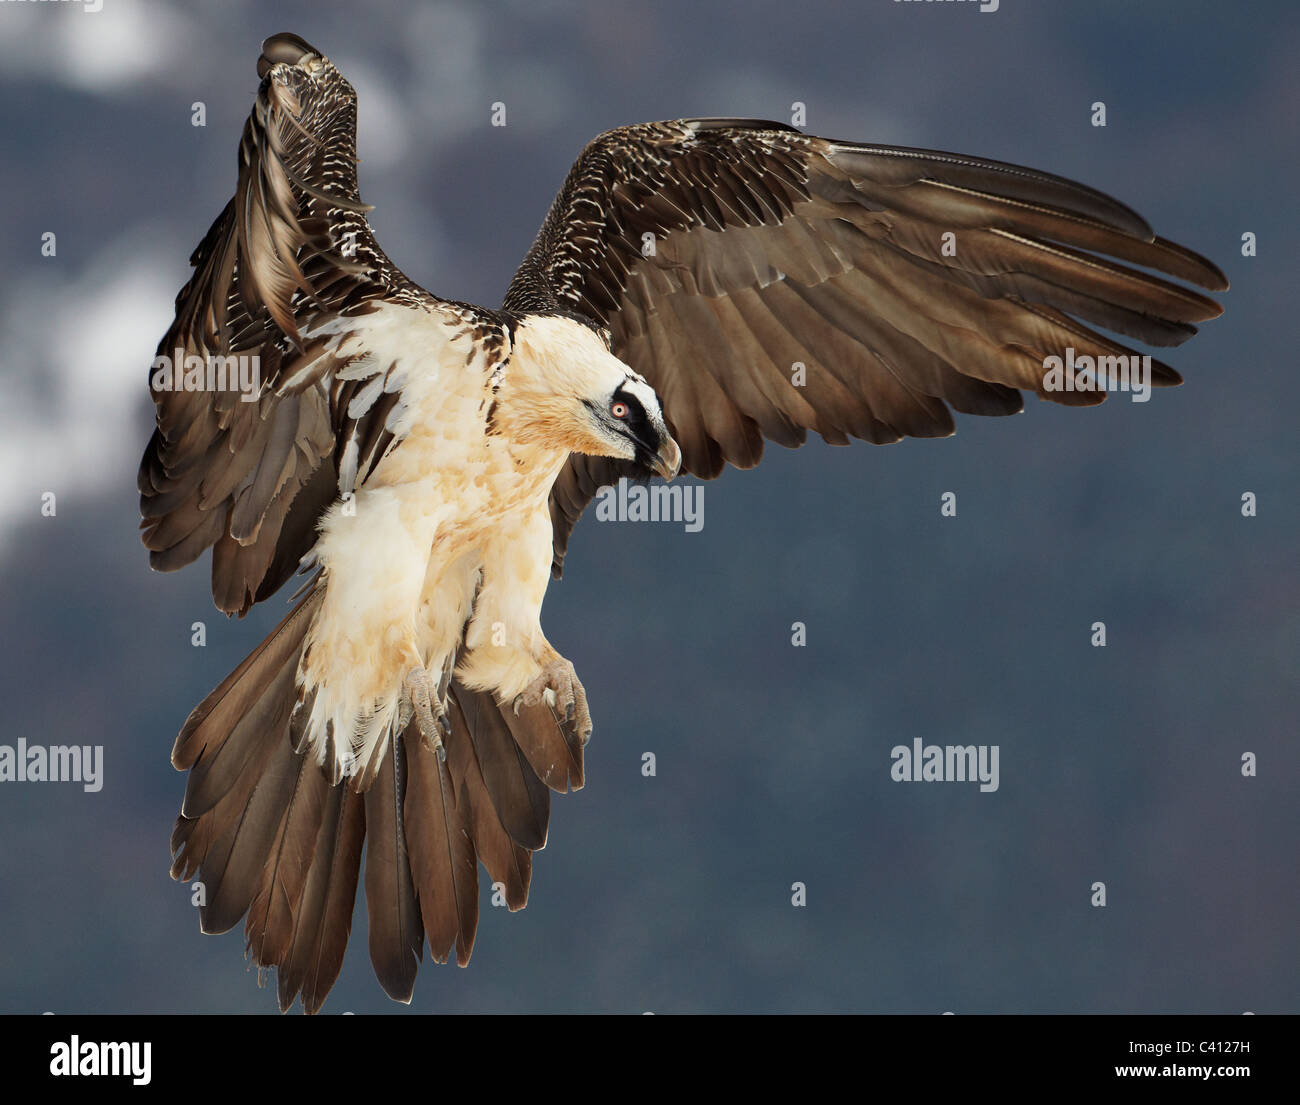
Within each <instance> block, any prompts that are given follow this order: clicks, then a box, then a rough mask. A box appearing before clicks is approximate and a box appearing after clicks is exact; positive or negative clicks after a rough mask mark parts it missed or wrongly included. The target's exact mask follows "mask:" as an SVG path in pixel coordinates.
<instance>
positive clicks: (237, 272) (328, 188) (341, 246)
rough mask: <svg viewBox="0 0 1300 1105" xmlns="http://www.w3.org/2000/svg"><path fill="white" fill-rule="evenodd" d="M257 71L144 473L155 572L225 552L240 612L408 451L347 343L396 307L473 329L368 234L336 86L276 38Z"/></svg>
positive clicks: (392, 391)
mask: <svg viewBox="0 0 1300 1105" xmlns="http://www.w3.org/2000/svg"><path fill="white" fill-rule="evenodd" d="M258 72H259V74H260V75H261V77H262V83H261V86H260V88H259V90H258V94H257V102H256V104H255V105H254V107H253V111H252V113H251V115H250V116H249V119H248V122H247V124H246V125H245V127H244V134H243V139H242V140H241V142H240V146H239V181H238V187H237V190H236V192H235V197H234V199H232V200H231V201H230V202H229V203H228V204H227V205H226V207H225V210H223V211H222V212H221V214H220V215H219V216H218V217H217V220H216V222H214V223H213V224H212V228H211V229H210V230H209V231H208V233H207V236H206V237H205V238H204V239H203V241H202V243H201V244H200V245H199V247H198V249H197V250H196V251H195V253H194V256H193V257H192V258H191V264H192V265H193V266H194V270H195V271H194V275H193V276H192V277H191V279H190V281H189V283H188V284H186V285H185V287H184V288H182V289H181V292H180V294H179V295H178V296H177V298H176V318H175V321H174V322H173V324H172V326H171V328H170V329H169V330H168V332H167V334H166V336H165V337H164V338H163V340H162V342H161V343H160V344H159V346H158V359H156V360H155V362H154V371H153V373H152V376H151V381H150V383H151V390H152V393H153V398H154V403H155V406H156V408H157V411H156V413H157V426H156V429H155V431H154V434H153V438H152V440H151V441H150V442H149V446H148V448H147V449H146V451H145V454H144V458H143V460H142V461H141V464H140V473H139V488H140V509H141V513H142V514H143V516H144V520H143V522H142V523H141V525H142V529H143V530H144V535H143V537H144V543H145V545H146V546H147V547H148V549H149V550H150V563H151V564H152V565H153V567H154V568H157V569H159V570H161V571H171V570H174V569H176V568H180V567H183V566H184V565H186V564H189V563H190V562H192V561H193V560H195V559H196V558H197V557H198V556H200V555H201V554H202V553H203V551H204V550H205V549H207V548H209V547H213V558H212V593H213V599H214V601H215V602H216V604H217V606H218V607H219V608H220V609H221V610H223V611H225V612H227V613H239V614H243V613H244V612H245V611H247V610H248V608H249V607H250V606H252V604H253V603H254V602H256V601H259V600H261V599H263V598H265V597H266V596H267V595H269V594H271V593H272V592H274V591H275V590H276V589H277V588H278V587H280V585H281V584H282V583H283V582H284V581H285V579H286V578H288V576H289V575H291V574H292V573H293V571H294V570H295V569H296V567H297V566H298V561H299V559H300V558H301V557H302V555H303V554H304V553H305V552H306V551H307V550H308V549H309V548H310V547H311V545H312V543H313V542H314V540H315V526H316V521H317V519H318V518H319V516H320V514H321V513H322V512H323V511H324V510H325V509H326V508H327V507H328V506H329V505H330V503H332V502H333V501H334V500H335V499H336V498H337V497H338V496H339V495H340V494H346V493H348V492H350V491H351V490H352V489H353V486H354V485H357V484H360V483H362V482H364V480H365V478H366V476H367V474H368V473H369V472H370V471H371V470H372V469H373V468H374V466H375V465H376V464H377V463H378V462H379V461H380V460H381V459H382V458H383V456H384V455H385V453H386V452H387V451H388V450H390V449H391V448H393V446H394V445H395V443H396V441H397V440H398V438H399V437H400V434H399V433H398V432H397V430H398V427H399V426H400V424H401V416H402V414H403V407H402V390H401V387H400V379H399V378H396V377H395V376H394V372H395V368H394V365H392V364H389V363H385V364H372V363H370V362H369V361H368V360H367V359H366V356H365V353H366V351H365V350H360V351H358V349H357V348H356V343H355V342H349V341H348V340H347V339H348V334H349V327H350V320H352V319H355V318H357V317H358V316H360V315H363V314H365V313H366V312H368V311H370V310H373V309H374V308H375V307H376V306H377V305H378V304H380V303H384V302H388V303H398V304H404V305H408V306H413V307H420V308H423V309H425V310H429V311H442V312H448V313H451V314H455V315H457V316H458V317H460V316H468V315H472V314H473V309H471V308H468V307H464V306H462V305H459V304H450V303H444V302H443V301H441V300H439V299H436V298H435V297H433V296H431V295H429V294H428V293H426V292H424V291H423V290H421V289H420V288H418V287H417V286H416V285H414V284H412V283H411V282H410V281H409V280H407V279H406V277H405V276H403V275H402V273H401V272H399V271H398V270H397V269H396V268H395V267H394V266H393V265H392V264H391V262H389V260H388V258H387V257H386V256H385V255H384V253H383V251H382V250H381V249H380V248H379V246H378V244H377V243H376V242H375V240H374V237H373V236H372V235H371V232H370V227H369V224H368V223H367V221H366V218H365V212H366V211H367V210H368V208H367V207H366V206H365V205H364V204H363V203H362V202H361V197H360V195H359V193H358V190H357V173H356V163H357V159H356V94H355V93H354V92H353V90H352V86H351V85H349V84H348V82H347V81H346V80H345V79H344V78H343V77H342V75H341V74H340V73H339V71H338V70H337V69H336V68H335V67H334V66H333V65H332V64H331V63H330V62H329V61H328V60H326V59H325V58H323V57H321V56H320V55H319V54H318V53H317V52H316V51H315V50H314V49H313V48H312V47H310V46H309V45H307V44H306V43H305V42H303V41H302V39H300V38H297V37H296V36H294V35H277V36H276V37H275V38H273V39H269V40H268V41H267V43H266V45H265V47H264V53H263V56H262V58H261V60H260V61H259V65H258ZM466 321H467V322H469V323H471V324H472V323H475V322H477V321H480V320H477V319H475V318H472V317H470V318H467V319H466ZM359 353H360V355H359ZM209 365H212V366H213V367H212V368H211V369H209V367H208V366H209Z"/></svg>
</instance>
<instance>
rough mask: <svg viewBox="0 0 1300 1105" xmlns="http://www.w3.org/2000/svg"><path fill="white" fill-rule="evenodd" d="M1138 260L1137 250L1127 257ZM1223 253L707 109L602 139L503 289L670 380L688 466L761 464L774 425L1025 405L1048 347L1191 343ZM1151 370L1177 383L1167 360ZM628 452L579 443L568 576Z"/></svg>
mask: <svg viewBox="0 0 1300 1105" xmlns="http://www.w3.org/2000/svg"><path fill="white" fill-rule="evenodd" d="M1124 262H1127V264H1125V263H1124ZM1134 265H1137V266H1141V267H1142V268H1145V269H1152V270H1155V271H1156V272H1159V273H1164V274H1167V275H1168V276H1172V277H1175V278H1177V279H1179V280H1185V281H1188V282H1190V283H1192V284H1196V285H1199V286H1201V287H1203V288H1208V289H1214V290H1221V289H1224V288H1226V287H1227V281H1226V279H1225V278H1224V276H1223V274H1222V273H1221V272H1220V271H1219V270H1218V269H1217V268H1216V267H1215V266H1214V265H1213V264H1211V263H1210V262H1209V261H1207V260H1205V259H1204V258H1203V257H1199V256H1197V255H1196V254H1195V253H1192V252H1191V251H1190V250H1187V249H1184V248H1182V247H1181V246H1178V245H1175V244H1174V243H1172V242H1168V241H1165V240H1164V239H1161V238H1157V237H1156V236H1155V235H1154V233H1153V232H1152V230H1151V228H1150V227H1149V226H1148V225H1147V224H1146V222H1144V221H1143V220H1142V218H1141V217H1140V216H1139V215H1137V214H1136V213H1135V212H1133V211H1132V210H1130V209H1129V208H1127V207H1125V206H1124V205H1122V204H1120V203H1118V202H1116V201H1115V200H1113V199H1110V198H1109V197H1108V196H1105V195H1103V194H1101V193H1100V192H1097V191H1094V190H1093V189H1091V188H1087V187H1085V186H1083V185H1080V184H1075V183H1073V182H1071V181H1068V180H1064V179H1062V178H1061V177H1056V176H1051V175H1049V174H1047V173H1040V172H1036V171H1034V170H1032V169H1024V168H1020V167H1019V166H1015V165H1007V164H1004V163H1001V162H996V161H986V160H982V159H979V158H972V157H964V156H959V155H956V154H948V153H940V152H937V151H933V150H918V149H905V148H900V147H890V146H868V145H859V144H856V143H852V142H836V141H831V140H829V139H825V138H817V137H813V136H810V135H804V134H802V133H800V132H799V131H796V130H793V129H791V128H789V127H786V126H783V125H782V124H779V123H767V122H760V121H754V120H739V119H692V120H679V121H676V122H666V123H646V124H643V125H640V126H633V127H623V128H620V129H618V130H613V131H610V132H608V133H607V134H604V135H601V136H600V137H599V138H597V139H596V140H595V141H593V142H592V143H591V144H590V145H588V146H587V148H586V149H585V150H584V151H583V153H582V155H581V156H580V157H579V159H578V161H577V162H576V164H575V165H574V166H573V169H572V170H571V172H570V173H569V176H568V178H567V180H566V181H565V183H564V186H563V188H562V189H561V191H560V193H559V195H558V196H557V197H556V200H555V203H554V205H553V206H552V208H551V211H550V214H549V215H548V217H547V219H546V221H545V223H544V224H543V226H542V229H541V232H540V233H539V235H538V237H537V240H536V242H535V243H534V244H533V247H532V249H531V250H530V251H529V253H528V255H527V257H526V258H525V259H524V262H523V264H522V265H521V266H520V268H519V271H518V272H517V273H516V275H515V278H514V280H513V282H512V283H511V285H510V290H509V292H508V293H507V296H506V300H505V306H506V308H507V309H509V310H543V309H547V308H554V307H557V306H559V307H564V308H568V309H571V310H576V311H580V312H582V313H584V314H586V315H588V316H590V317H591V318H592V319H594V320H596V321H598V322H600V323H601V324H602V325H604V326H606V327H608V329H609V330H610V332H611V338H612V348H613V351H614V353H615V354H616V355H617V356H619V357H621V358H622V359H623V360H625V361H626V362H627V363H628V364H630V365H631V366H632V367H633V368H634V369H635V370H636V371H638V372H639V373H641V375H643V376H644V377H645V378H646V379H647V380H648V381H649V382H650V383H651V384H652V385H653V386H654V388H655V390H656V391H657V392H658V393H659V396H660V398H661V400H662V402H663V405H664V413H665V416H666V420H667V422H668V425H669V427H670V429H671V430H672V432H673V435H674V436H675V437H676V439H677V441H678V443H679V444H680V445H681V448H682V455H683V467H684V469H685V470H686V471H689V472H691V473H693V474H694V475H696V476H700V477H702V478H705V479H710V478H713V477H715V476H717V475H718V474H719V473H720V472H721V471H722V468H723V466H724V465H725V464H728V463H729V464H733V465H735V466H736V467H738V468H749V467H752V466H753V465H755V464H757V463H758V460H759V458H760V456H761V455H762V451H763V442H764V439H769V440H772V441H775V442H778V443H780V444H781V445H785V446H790V447H794V446H798V445H801V444H802V443H803V442H804V440H805V437H806V436H807V433H808V431H809V430H813V431H816V432H817V433H819V434H821V436H822V437H823V438H824V439H825V440H826V441H828V442H830V443H832V444H837V445H843V444H847V443H848V441H849V439H850V438H854V437H856V438H862V439H864V440H866V441H871V442H875V443H877V444H881V443H886V442H892V441H898V440H899V439H900V438H902V437H905V436H911V437H941V436H946V435H948V434H951V433H952V432H953V419H952V414H951V411H950V409H949V408H951V409H952V410H957V411H962V412H964V413H968V414H988V415H1001V414H1011V413H1014V412H1016V411H1019V410H1020V409H1021V408H1022V406H1023V402H1022V398H1021V395H1020V391H1021V390H1022V389H1023V390H1028V391H1033V392H1035V393H1036V394H1038V395H1039V396H1041V397H1043V398H1046V399H1051V400H1053V401H1055V402H1060V403H1069V404H1091V403H1098V402H1101V401H1102V399H1104V398H1105V393H1104V391H1091V392H1089V391H1063V390H1055V391H1053V390H1047V389H1045V387H1044V366H1043V360H1044V358H1045V357H1048V356H1053V355H1056V356H1062V357H1064V356H1065V353H1066V349H1067V348H1073V349H1074V351H1075V353H1076V355H1080V356H1081V355H1088V356H1093V357H1096V356H1114V355H1128V354H1130V353H1131V352H1132V350H1130V349H1129V348H1128V347H1127V346H1125V345H1123V344H1121V343H1119V342H1117V341H1115V340H1113V339H1111V338H1109V337H1106V336H1104V335H1103V334H1101V333H1099V332H1098V331H1097V330H1095V329H1093V327H1094V326H1100V327H1103V328H1105V329H1107V330H1111V331H1114V332H1116V333H1118V334H1121V335H1125V336H1127V337H1131V338H1136V339H1138V340H1140V341H1142V342H1146V343H1149V344H1151V345H1157V346H1169V345H1177V344H1178V343H1180V342H1182V341H1184V340H1186V339H1187V338H1188V337H1190V336H1191V335H1192V334H1194V333H1195V332H1196V328H1195V326H1194V325H1193V324H1194V323H1197V322H1200V321H1203V320H1206V319H1211V318H1214V317H1216V316H1217V315H1218V314H1219V313H1220V311H1221V308H1220V307H1219V305H1218V304H1217V303H1215V302H1214V301H1213V300H1211V299H1208V298H1207V297H1205V296H1203V295H1201V294H1199V293H1198V292H1195V291H1193V290H1191V289H1189V288H1186V287H1183V286H1180V285H1179V284H1176V283H1173V282H1171V281H1169V280H1166V279H1163V278H1162V277H1160V276H1156V275H1152V274H1150V273H1147V272H1143V271H1140V270H1139V269H1137V268H1134V267H1132V266H1134ZM1152 377H1153V379H1152V382H1153V383H1154V384H1156V385H1169V384H1176V383H1179V382H1180V378H1179V376H1178V374H1177V373H1176V372H1174V370H1173V369H1172V368H1170V367H1169V366H1167V365H1165V364H1163V363H1161V362H1159V361H1156V360H1154V359H1153V360H1152ZM626 474H631V470H630V469H629V467H628V465H627V464H626V462H613V461H603V460H594V459H591V458H586V457H576V456H575V457H573V458H572V459H571V460H570V462H569V464H568V466H567V467H566V469H565V470H564V471H563V472H562V473H561V475H560V477H559V479H558V480H557V482H556V484H555V490H554V492H553V494H552V498H551V512H552V517H553V520H554V523H555V562H554V570H555V573H556V574H557V575H558V574H559V571H560V567H561V565H562V563H563V560H564V552H565V548H566V546H567V543H568V539H569V535H570V533H571V531H572V529H573V526H574V525H575V523H576V522H577V518H578V516H579V515H580V514H581V512H582V510H583V509H584V508H585V506H586V505H587V503H588V502H590V500H591V498H592V497H593V496H594V494H595V493H596V491H597V489H599V488H600V487H601V486H602V485H603V484H607V483H610V482H612V481H616V480H617V478H618V477H619V476H620V475H626Z"/></svg>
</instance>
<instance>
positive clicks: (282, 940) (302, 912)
mask: <svg viewBox="0 0 1300 1105" xmlns="http://www.w3.org/2000/svg"><path fill="white" fill-rule="evenodd" d="M324 587H325V584H324V583H318V584H317V585H315V586H313V588H312V589H311V590H310V591H309V592H308V593H307V594H306V595H305V596H304V597H303V599H302V600H301V601H300V603H299V604H298V605H297V606H296V607H295V608H294V609H293V611H291V612H290V614H289V615H288V616H287V617H286V618H285V619H284V621H283V622H281V624H280V625H279V626H278V627H277V628H276V630H275V631H274V632H273V633H272V634H271V635H270V636H269V637H268V638H267V639H266V640H265V641H264V642H263V643H262V644H261V645H259V646H258V648H257V649H255V650H254V652H253V653H252V654H251V655H250V656H249V657H248V658H247V659H246V660H245V661H244V662H243V663H242V664H240V665H239V667H237V668H236V669H235V670H234V671H233V672H232V673H231V674H230V676H229V677H227V678H226V679H225V680H224V681H223V682H222V683H221V685H220V686H219V687H218V688H217V689H216V690H214V691H213V692H212V693H211V694H210V695H208V697H207V698H205V699H204V700H203V702H202V703H201V704H200V705H199V706H198V707H197V708H196V709H195V710H194V712H193V713H192V714H191V715H190V717H189V719H188V720H187V721H186V723H185V727H184V728H183V729H182V730H181V734H180V736H179V737H178V738H177V740H176V746H175V749H174V751H173V763H175V764H176V766H177V767H178V768H180V769H182V770H185V769H189V771H190V778H189V781H188V785H187V787H186V797H185V804H184V807H183V810H182V813H181V816H180V818H179V819H178V820H177V823H176V828H175V831H174V832H173V834H172V851H173V862H172V876H173V877H174V878H178V879H186V880H188V879H190V878H192V877H194V876H195V875H197V876H198V878H199V879H200V880H201V881H202V883H203V884H204V887H205V891H206V900H205V901H204V902H203V904H202V905H201V907H200V919H201V926H202V929H203V931H204V932H225V931H227V930H228V929H230V928H232V927H233V926H234V925H235V924H237V923H238V922H239V920H240V918H241V917H242V918H244V934H245V937H246V939H247V946H248V954H249V956H250V958H251V959H252V960H253V961H254V962H255V963H256V964H257V965H258V966H259V967H274V968H276V970H277V972H278V980H277V997H278V1000H279V1004H280V1008H281V1009H282V1010H283V1009H288V1008H289V1006H290V1005H292V1004H293V1002H294V1000H295V999H299V998H300V999H301V1001H302V1005H303V1008H304V1009H305V1010H306V1011H307V1012H309V1013H314V1012H316V1011H317V1010H318V1009H319V1008H320V1007H321V1003H322V1002H323V1001H324V1000H325V996H326V994H327V993H328V992H329V990H330V988H331V987H332V986H333V984H334V982H335V981H336V979H337V978H338V974H339V971H340V969H341V968H342V964H343V956H344V953H345V951H346V948H347V943H348V940H349V938H350V935H351V929H352V912H353V906H354V904H355V901H356V892H357V887H358V884H359V880H360V872H361V862H362V851H363V847H364V851H365V867H366V874H365V887H366V902H367V911H368V916H369V929H370V956H371V962H372V963H373V965H374V969H375V974H376V975H377V977H378V978H379V981H380V984H381V985H382V986H383V988H384V990H385V991H386V992H387V993H388V994H389V995H390V996H391V997H393V998H395V999H397V1000H399V1001H409V1000H410V998H411V995H412V993H413V991H414V985H415V977H416V972H417V970H418V968H419V963H420V959H421V957H422V955H423V948H424V944H425V943H426V941H427V943H428V946H429V950H430V954H431V957H432V958H433V959H434V960H435V961H437V962H440V963H442V962H446V961H447V959H448V958H449V957H450V956H451V954H452V951H453V949H454V950H455V953H456V961H457V962H458V963H459V964H461V965H462V966H464V965H465V964H466V963H468V962H469V958H470V953H471V952H472V950H473V947H474V939H475V934H476V930H477V927H478V915H479V886H478V864H479V862H482V864H483V866H484V867H485V868H486V870H487V872H488V875H489V876H490V878H491V879H492V882H493V883H494V884H499V885H500V886H501V888H502V889H503V893H504V897H505V901H506V904H507V905H508V906H509V908H510V909H511V910H517V909H522V908H523V907H524V905H525V904H526V903H527V901H528V890H529V885H530V882H531V879H532V853H533V852H534V851H535V850H537V849H538V848H541V847H542V846H544V844H545V842H546V832H547V825H548V821H549V817H550V790H549V789H548V787H549V788H551V789H554V790H557V791H559V792H563V791H565V790H567V789H577V788H578V787H580V786H581V785H582V782H583V748H582V745H581V743H580V742H579V740H578V738H577V735H576V733H575V732H574V731H573V727H572V726H571V725H562V724H560V723H559V722H558V720H557V719H556V717H555V715H554V714H553V712H552V711H551V710H550V709H549V708H547V707H544V706H542V707H533V708H531V709H524V710H522V711H521V712H520V713H519V714H518V715H516V714H515V712H514V710H513V709H512V708H510V707H508V706H507V707H503V706H502V705H500V704H499V703H497V702H496V700H495V699H494V698H493V696H492V695H491V694H488V693H483V692H477V691H469V690H467V689H466V688H464V687H462V686H461V685H460V684H459V683H458V682H456V681H455V680H454V679H453V681H452V683H451V689H450V694H449V710H450V715H451V724H452V729H451V734H450V735H449V736H448V737H447V738H446V739H445V744H446V748H447V760H446V762H445V763H443V762H441V761H439V759H438V757H437V756H436V755H435V754H434V752H433V751H432V750H431V749H430V748H429V747H428V746H427V745H426V744H425V743H424V741H423V739H422V738H421V736H420V734H419V731H418V729H417V728H416V727H415V726H414V725H408V726H407V728H406V731H405V732H404V733H403V734H402V735H401V737H400V738H398V739H397V740H396V741H395V742H388V744H387V746H386V747H385V748H384V750H383V752H382V753H381V755H379V756H378V757H377V758H376V760H375V762H374V764H372V765H371V767H372V768H374V772H373V775H374V781H373V784H372V785H371V786H370V787H369V788H368V789H366V790H364V792H361V791H359V790H358V786H359V783H360V780H359V779H357V778H352V779H349V780H346V781H345V782H343V783H341V784H338V785H335V784H333V783H332V781H331V779H330V777H329V776H328V775H327V774H326V773H325V771H324V770H323V769H322V768H320V767H319V766H318V764H317V763H316V761H315V759H314V758H313V757H312V756H311V755H310V754H306V751H305V750H304V749H301V748H300V747H297V746H298V745H299V744H300V743H301V741H300V737H301V733H300V732H299V730H300V729H301V720H302V715H303V713H304V711H302V710H299V711H298V713H297V714H294V712H293V711H294V707H295V704H296V703H297V699H298V692H297V689H296V686H295V675H296V672H297V669H298V660H299V657H300V654H301V651H302V648H303V644H304V641H305V638H306V634H307V630H308V627H309V626H310V624H311V620H312V616H313V615H314V613H315V611H316V609H317V608H318V606H319V604H320V601H321V598H322V596H323V593H324ZM339 739H340V740H342V739H345V737H343V736H342V735H340V736H339ZM367 831H369V839H368V840H367Z"/></svg>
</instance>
